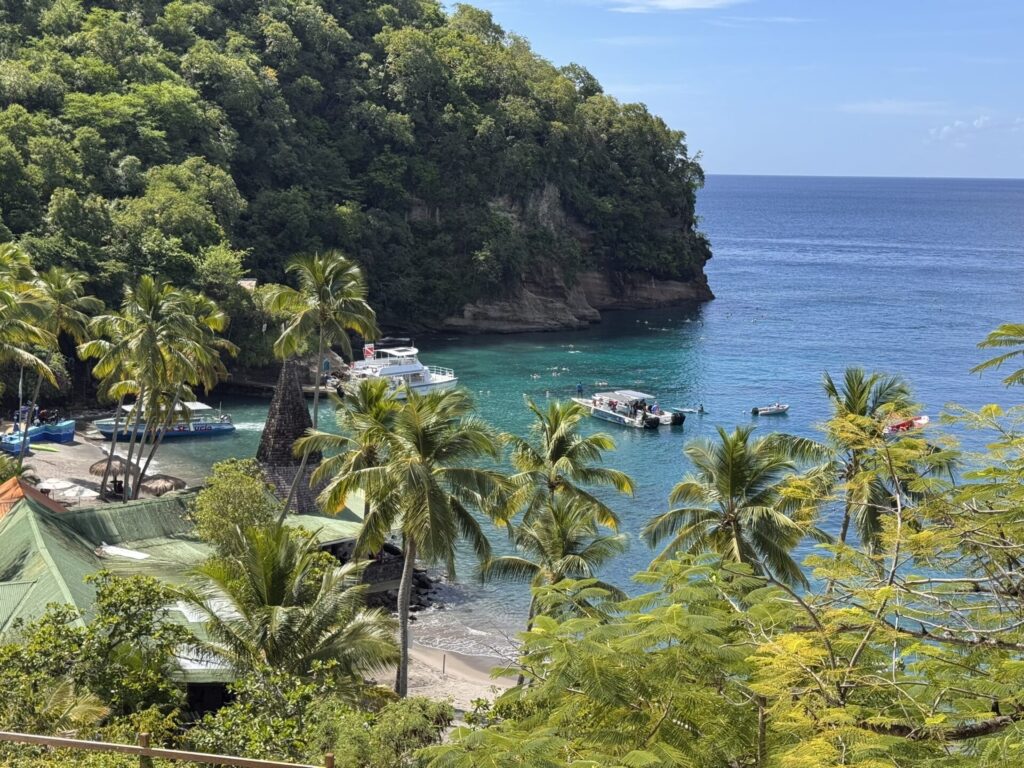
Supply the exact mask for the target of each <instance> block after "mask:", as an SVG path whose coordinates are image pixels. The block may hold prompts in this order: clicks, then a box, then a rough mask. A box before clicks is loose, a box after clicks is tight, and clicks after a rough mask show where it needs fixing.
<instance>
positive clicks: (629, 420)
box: [572, 397, 662, 429]
mask: <svg viewBox="0 0 1024 768" xmlns="http://www.w3.org/2000/svg"><path fill="white" fill-rule="evenodd" d="M572 400H573V402H574V403H579V404H580V405H582V406H583V407H584V408H586V409H587V410H588V411H590V415H591V416H593V417H594V418H595V419H600V420H601V421H607V422H610V423H612V424H618V425H620V426H623V427H632V428H633V429H657V428H658V427H659V426H661V424H662V422H661V419H659V418H658V417H657V416H647V417H640V416H626V415H625V414H623V413H616V412H615V411H609V410H606V409H604V408H597V407H595V406H594V404H593V403H591V402H590V401H589V400H583V399H582V398H578V397H574V398H573V399H572Z"/></svg>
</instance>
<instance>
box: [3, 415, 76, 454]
mask: <svg viewBox="0 0 1024 768" xmlns="http://www.w3.org/2000/svg"><path fill="white" fill-rule="evenodd" d="M23 436H25V437H27V442H28V445H29V447H30V448H31V447H32V443H73V442H74V441H75V422H74V420H73V419H65V420H64V421H58V422H57V423H56V424H36V425H34V426H31V427H29V428H28V434H27V436H26V435H24V433H22V432H21V430H17V431H15V432H12V433H11V434H9V435H4V436H3V439H2V440H0V451H3V452H4V453H12V454H17V453H21V441H22V437H23Z"/></svg>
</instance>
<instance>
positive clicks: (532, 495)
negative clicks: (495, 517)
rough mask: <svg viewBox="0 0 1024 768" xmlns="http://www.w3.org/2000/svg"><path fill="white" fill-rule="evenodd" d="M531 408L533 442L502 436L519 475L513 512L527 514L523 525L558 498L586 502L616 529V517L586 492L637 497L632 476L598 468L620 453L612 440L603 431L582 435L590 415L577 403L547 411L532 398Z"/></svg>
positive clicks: (554, 404)
mask: <svg viewBox="0 0 1024 768" xmlns="http://www.w3.org/2000/svg"><path fill="white" fill-rule="evenodd" d="M526 407H527V408H529V409H530V411H531V412H532V413H533V415H534V422H533V424H532V425H531V427H530V439H523V438H521V437H517V436H515V435H504V436H503V440H504V441H505V442H506V443H508V444H509V445H511V446H512V466H513V467H514V468H515V469H516V471H517V473H518V474H516V475H515V476H514V477H513V478H512V480H511V481H512V483H513V485H514V486H516V488H517V492H516V500H517V501H518V504H517V505H515V507H514V509H522V510H523V522H524V523H528V522H529V521H530V519H531V518H532V517H533V515H534V514H536V513H537V511H538V510H541V509H543V508H545V507H546V506H547V505H549V504H550V503H551V502H552V500H553V498H554V497H555V496H556V495H563V494H564V495H567V496H571V497H574V498H577V499H579V500H581V501H583V502H585V503H586V506H587V508H588V509H589V510H590V511H591V512H592V513H593V514H594V516H595V519H596V520H597V522H599V523H600V524H601V525H604V526H607V527H609V528H612V529H615V528H617V527H618V524H619V519H618V516H617V515H616V514H615V512H614V511H613V510H612V509H611V508H610V507H609V506H608V505H607V504H606V503H604V502H603V501H601V500H600V499H599V498H597V497H596V496H594V495H593V494H591V493H590V492H589V491H587V490H584V488H583V487H582V486H584V485H587V486H604V487H610V488H614V489H615V490H617V491H619V492H621V493H628V494H632V493H633V481H632V479H630V477H629V475H627V474H625V473H624V472H620V471H618V470H615V469H609V468H607V467H601V466H597V464H598V463H599V462H600V461H601V459H602V455H603V453H604V452H605V451H610V450H612V449H614V448H615V442H614V441H613V440H612V438H611V437H609V436H608V435H606V434H605V433H603V432H598V433H596V434H593V435H582V434H580V425H581V422H582V421H583V419H584V417H585V416H586V415H587V410H586V409H585V408H584V407H583V406H581V405H579V404H578V403H574V402H572V401H569V402H559V401H552V402H551V403H549V404H548V406H547V409H546V410H542V409H541V408H540V407H539V406H538V405H537V404H536V403H534V402H533V400H531V399H530V398H527V399H526ZM513 511H514V510H513Z"/></svg>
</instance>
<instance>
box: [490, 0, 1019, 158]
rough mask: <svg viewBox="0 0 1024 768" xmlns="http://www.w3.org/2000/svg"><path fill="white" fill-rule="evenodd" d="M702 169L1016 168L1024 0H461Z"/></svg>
mask: <svg viewBox="0 0 1024 768" xmlns="http://www.w3.org/2000/svg"><path fill="white" fill-rule="evenodd" d="M470 2H471V4H473V5H476V6H478V7H482V8H486V9H488V10H490V11H491V12H492V13H493V14H494V18H495V21H497V22H498V23H499V24H501V25H502V26H503V27H504V28H505V29H506V30H507V31H510V32H515V33H518V34H521V35H523V36H525V37H527V38H528V39H529V40H530V42H531V43H532V44H533V47H534V49H535V50H536V51H537V52H538V53H540V54H541V55H542V56H544V57H545V58H547V59H549V60H551V61H552V62H554V63H555V64H559V65H561V64H567V63H569V62H572V61H575V62H578V63H580V64H583V65H584V66H585V67H587V68H588V69H589V70H590V71H591V72H593V73H594V74H595V75H596V76H597V77H598V79H599V80H600V81H601V83H602V84H603V85H604V87H605V90H606V92H608V93H611V94H612V95H614V96H616V97H618V98H620V99H622V100H624V101H642V102H644V103H646V104H647V105H648V106H649V107H650V108H651V110H652V111H653V112H655V113H657V114H659V115H661V116H662V117H664V118H665V120H666V121H667V122H668V123H669V124H670V125H671V126H672V127H674V128H679V129H682V130H685V131H686V133H687V138H688V143H689V145H690V150H691V152H694V151H700V152H701V153H702V155H703V164H704V168H705V170H707V171H708V172H709V173H758V174H764V173H769V174H772V173H777V174H821V175H856V176H969V177H1012V178H1022V177H1024V40H1022V37H1024V0H888V2H880V1H877V0H817V1H816V2H810V1H809V0H470Z"/></svg>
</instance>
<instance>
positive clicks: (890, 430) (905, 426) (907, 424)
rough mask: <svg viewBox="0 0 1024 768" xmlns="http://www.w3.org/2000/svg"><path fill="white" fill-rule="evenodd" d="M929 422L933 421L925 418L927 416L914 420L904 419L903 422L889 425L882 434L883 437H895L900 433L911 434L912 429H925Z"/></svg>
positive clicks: (917, 417) (916, 417)
mask: <svg viewBox="0 0 1024 768" xmlns="http://www.w3.org/2000/svg"><path fill="white" fill-rule="evenodd" d="M929 421H931V419H930V418H928V416H925V415H921V416H915V417H914V418H912V419H903V420H902V421H897V422H894V423H892V424H887V425H886V426H885V427H884V428H883V429H882V434H883V435H895V434H898V433H900V432H909V431H910V430H912V429H919V428H921V427H923V426H924V425H925V424H927V423H928V422H929Z"/></svg>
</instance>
